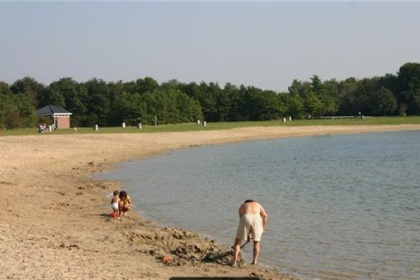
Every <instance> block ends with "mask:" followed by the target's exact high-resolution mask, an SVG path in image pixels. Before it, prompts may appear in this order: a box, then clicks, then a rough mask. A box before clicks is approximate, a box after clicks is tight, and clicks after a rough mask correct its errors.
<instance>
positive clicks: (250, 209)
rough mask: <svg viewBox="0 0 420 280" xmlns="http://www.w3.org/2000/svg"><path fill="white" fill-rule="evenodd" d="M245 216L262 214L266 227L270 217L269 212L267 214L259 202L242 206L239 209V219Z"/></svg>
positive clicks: (246, 203)
mask: <svg viewBox="0 0 420 280" xmlns="http://www.w3.org/2000/svg"><path fill="white" fill-rule="evenodd" d="M245 214H260V215H261V218H262V219H263V224H264V227H265V224H266V222H267V218H268V215H267V212H265V210H264V208H263V207H262V205H261V204H259V203H258V202H256V201H251V202H245V203H244V204H242V205H241V207H240V208H239V218H241V217H242V216H243V215H245Z"/></svg>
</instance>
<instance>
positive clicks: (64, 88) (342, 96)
mask: <svg viewBox="0 0 420 280" xmlns="http://www.w3.org/2000/svg"><path fill="white" fill-rule="evenodd" d="M48 104H51V105H55V106H58V107H62V108H64V109H66V110H67V111H69V112H71V113H73V115H72V117H71V121H72V125H73V126H93V125H94V124H99V125H101V126H118V125H121V122H125V123H126V124H127V125H136V124H137V123H143V124H154V121H155V116H156V117H157V119H158V122H159V124H169V123H186V122H195V121H197V120H205V121H207V122H224V121H265V120H276V119H281V118H283V117H288V116H291V117H292V118H294V119H301V118H305V117H308V116H311V117H314V118H316V117H320V116H356V115H358V114H363V115H369V116H392V115H420V64H419V63H405V64H404V65H402V66H401V67H400V69H399V71H398V73H397V74H386V75H385V76H380V77H379V76H377V77H372V78H363V79H356V78H353V77H351V78H348V79H346V80H342V81H337V80H335V79H331V80H326V81H322V80H321V79H320V78H319V77H318V76H317V75H314V76H313V77H311V78H310V80H309V81H298V80H293V82H292V84H291V85H290V87H289V88H288V91H287V92H275V91H273V90H264V89H260V88H257V87H254V86H244V85H240V86H236V85H233V84H231V83H226V84H225V85H224V86H223V87H221V86H220V85H219V84H217V83H213V82H210V83H205V82H201V83H196V82H192V83H181V82H178V81H177V80H171V81H167V82H164V83H161V84H159V83H158V82H157V81H156V80H154V79H153V78H150V77H146V78H140V79H137V80H136V81H129V82H123V81H118V82H105V81H103V80H101V79H96V78H94V79H91V80H89V81H87V82H76V81H75V80H73V79H72V78H61V79H59V80H58V81H55V82H52V83H50V84H49V85H43V84H42V83H39V82H37V81H36V80H35V79H34V78H31V77H24V78H23V79H19V80H17V81H15V82H14V83H13V84H11V85H9V84H7V83H6V82H3V81H0V127H3V128H7V129H12V128H19V127H34V126H36V124H37V123H38V122H39V121H40V119H39V117H38V116H37V115H36V110H37V109H39V108H41V107H43V106H46V105H48Z"/></svg>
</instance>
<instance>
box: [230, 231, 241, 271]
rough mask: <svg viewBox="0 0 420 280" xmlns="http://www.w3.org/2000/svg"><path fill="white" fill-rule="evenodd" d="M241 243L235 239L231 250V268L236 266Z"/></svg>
mask: <svg viewBox="0 0 420 280" xmlns="http://www.w3.org/2000/svg"><path fill="white" fill-rule="evenodd" d="M241 242H242V239H238V238H236V239H235V245H234V248H233V261H232V266H236V265H237V264H238V258H239V251H240V250H241Z"/></svg>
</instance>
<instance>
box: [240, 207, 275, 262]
mask: <svg viewBox="0 0 420 280" xmlns="http://www.w3.org/2000/svg"><path fill="white" fill-rule="evenodd" d="M267 219H268V215H267V212H265V210H264V208H263V207H262V206H261V204H259V203H258V202H256V201H254V200H252V199H249V200H246V201H245V202H244V203H243V204H242V205H241V207H239V226H238V230H237V232H236V239H235V245H234V253H233V261H232V266H236V265H237V264H238V258H239V251H240V250H241V242H242V240H245V239H247V241H248V242H249V241H251V235H252V239H253V240H254V251H253V256H254V259H253V260H252V264H254V265H256V264H258V256H259V255H260V249H261V245H260V241H261V236H262V234H263V232H264V230H265V227H266V225H267Z"/></svg>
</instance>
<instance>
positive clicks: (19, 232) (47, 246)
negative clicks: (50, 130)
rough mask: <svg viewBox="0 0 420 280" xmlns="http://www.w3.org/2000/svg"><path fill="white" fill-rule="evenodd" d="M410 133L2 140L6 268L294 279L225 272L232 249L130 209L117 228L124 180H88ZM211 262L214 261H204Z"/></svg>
mask: <svg viewBox="0 0 420 280" xmlns="http://www.w3.org/2000/svg"><path fill="white" fill-rule="evenodd" d="M407 130H420V125H377V126H372V125H369V126H364V125H361V126H314V127H247V128H238V129H232V130H218V131H200V132H179V133H178V132H176V133H150V134H143V133H138V134H80V135H77V134H72V135H54V134H49V135H36V136H2V137H0V151H1V153H0V162H1V166H2V168H1V169H0V178H1V179H0V195H1V197H2V198H4V201H5V202H4V207H5V208H4V213H5V214H4V215H2V216H0V222H1V226H0V252H1V254H2V262H1V263H0V268H2V270H3V272H4V276H5V277H6V278H10V279H26V278H31V279H45V278H47V279H81V278H82V279H86V278H89V279H103V278H109V277H113V278H116V279H169V278H170V277H175V276H178V277H180V276H183V277H192V276H196V277H211V276H213V277H215V276H219V277H249V276H258V277H260V278H261V279H284V280H292V279H293V280H295V279H297V278H294V277H292V276H288V275H283V274H281V273H280V272H278V271H276V270H275V269H267V268H266V267H259V266H250V265H247V266H245V267H241V268H232V267H230V266H229V265H228V263H229V262H230V259H231V254H229V249H230V248H229V246H227V245H223V244H219V243H218V242H217V241H215V240H211V239H209V238H202V237H200V236H199V235H198V234H197V233H194V232H189V231H185V230H182V229H178V228H169V227H161V226H158V225H156V224H155V223H154V222H152V221H147V220H143V219H142V218H141V217H140V216H139V215H137V214H136V213H135V212H134V211H131V213H129V217H128V218H126V219H123V220H122V221H119V222H114V221H112V220H111V219H110V218H109V213H110V212H111V208H110V205H109V201H108V199H107V198H106V194H108V193H110V192H112V191H113V190H114V189H119V183H118V182H110V181H102V180H97V179H93V178H91V177H90V176H91V175H92V174H95V173H100V172H101V171H103V170H108V169H112V168H115V167H114V164H115V163H117V162H122V161H127V160H134V159H141V158H145V157H150V156H154V155H157V154H161V153H164V152H167V151H170V150H175V149H182V148H189V147H197V146H204V145H214V144H221V143H232V142H240V141H251V140H262V139H273V138H285V137H301V136H316V135H328V134H353V133H371V132H387V131H407ZM139 207H140V208H141V205H139ZM232 234H234V233H232ZM226 253H227V255H226V256H224V257H222V258H219V257H220V256H222V255H224V254H226ZM261 253H262V254H264V252H263V251H262V252H261ZM163 256H170V257H171V259H172V261H171V262H170V263H167V264H164V263H163V262H162V258H163ZM205 258H207V261H208V262H203V261H202V260H203V259H205ZM296 266H298V264H297V265H296Z"/></svg>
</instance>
